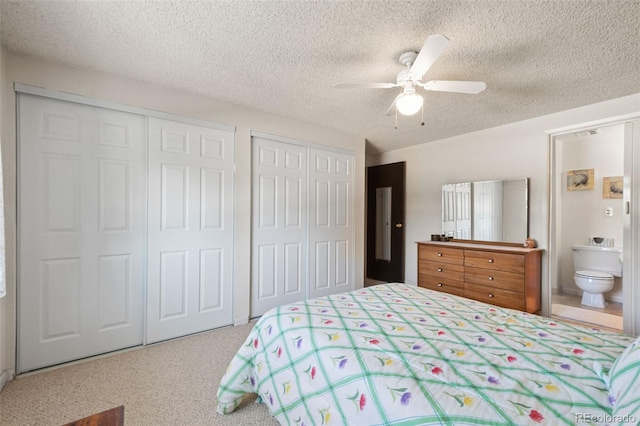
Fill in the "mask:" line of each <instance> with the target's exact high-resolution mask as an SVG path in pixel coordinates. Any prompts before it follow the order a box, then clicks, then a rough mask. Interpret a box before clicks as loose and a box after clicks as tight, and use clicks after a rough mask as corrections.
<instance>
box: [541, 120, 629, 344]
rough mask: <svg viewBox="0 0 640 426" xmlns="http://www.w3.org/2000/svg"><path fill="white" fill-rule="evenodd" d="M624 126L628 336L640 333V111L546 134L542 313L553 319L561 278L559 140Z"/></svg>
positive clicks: (625, 326) (625, 322)
mask: <svg viewBox="0 0 640 426" xmlns="http://www.w3.org/2000/svg"><path fill="white" fill-rule="evenodd" d="M616 124H624V125H625V143H624V145H625V153H624V175H625V176H624V177H625V180H624V195H623V197H624V198H623V203H624V204H625V205H627V206H629V214H627V213H626V212H623V214H624V230H623V235H624V242H623V255H624V259H623V272H622V275H623V277H622V280H623V281H622V282H623V297H624V300H625V303H624V305H623V331H624V332H625V333H628V334H633V335H638V334H640V287H638V286H634V285H633V283H635V282H637V281H638V280H639V279H640V260H639V259H638V258H639V257H640V173H637V172H636V173H633V171H634V170H640V112H638V113H632V114H626V115H623V116H617V117H611V118H606V119H603V120H596V121H591V122H587V123H582V124H578V125H573V126H568V127H563V128H560V129H553V130H549V131H547V134H548V137H549V148H548V149H549V170H548V175H549V179H548V184H549V187H548V190H547V192H548V194H549V210H548V216H547V230H548V235H547V241H548V244H549V246H548V250H547V251H548V256H547V258H548V259H549V267H548V281H547V282H548V285H547V288H546V289H544V288H543V290H542V291H543V293H542V295H543V298H542V314H543V315H545V316H551V297H552V295H551V283H552V282H554V281H555V280H557V279H558V256H557V253H558V241H557V240H556V235H557V233H556V227H557V225H558V217H557V215H558V214H559V211H558V200H557V188H558V185H559V184H560V180H561V179H562V176H561V175H560V174H559V173H558V170H557V167H558V164H557V161H558V160H557V158H556V148H557V144H556V142H557V141H556V138H557V137H559V136H562V135H566V134H568V133H575V132H580V131H587V130H591V129H594V128H596V127H603V126H611V125H616Z"/></svg>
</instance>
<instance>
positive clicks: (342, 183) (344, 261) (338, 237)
mask: <svg viewBox="0 0 640 426" xmlns="http://www.w3.org/2000/svg"><path fill="white" fill-rule="evenodd" d="M353 208H354V194H353V156H351V155H345V154H339V153H335V152H332V151H324V150H320V149H315V148H310V149H309V295H308V297H309V298H314V297H320V296H327V295H329V294H334V293H339V292H343V291H349V290H353V289H354V288H355V283H354V281H355V270H354V268H353V264H354V255H355V251H354V238H355V237H354V224H353Z"/></svg>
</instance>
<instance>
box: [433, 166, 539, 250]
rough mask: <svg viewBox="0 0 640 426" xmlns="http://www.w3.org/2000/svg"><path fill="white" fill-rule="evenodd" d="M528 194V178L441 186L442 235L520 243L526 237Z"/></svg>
mask: <svg viewBox="0 0 640 426" xmlns="http://www.w3.org/2000/svg"><path fill="white" fill-rule="evenodd" d="M528 191H529V179H528V178H524V179H506V180H491V181H484V182H461V183H450V184H445V185H442V233H443V234H445V235H447V236H448V237H451V238H457V239H462V240H481V241H499V242H512V243H522V242H524V240H525V239H526V238H527V237H528V236H529V201H528V200H529V194H528Z"/></svg>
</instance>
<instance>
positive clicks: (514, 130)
mask: <svg viewBox="0 0 640 426" xmlns="http://www.w3.org/2000/svg"><path fill="white" fill-rule="evenodd" d="M638 111H640V94H636V95H631V96H626V97H623V98H619V99H614V100H611V101H606V102H602V103H598V104H594V105H589V106H586V107H582V108H577V109H573V110H569V111H564V112H560V113H556V114H551V115H546V116H543V117H538V118H534V119H530V120H525V121H520V122H516V123H511V124H507V125H504V126H500V127H495V128H491V129H486V130H481V131H478V132H474V133H468V134H465V135H461V136H456V137H452V138H448V139H443V140H438V141H435V142H429V143H425V144H422V145H417V146H413V147H410V148H405V149H400V150H396V151H392V152H388V153H384V154H381V155H378V156H376V157H375V158H369V159H368V160H367V164H368V165H377V164H387V163H394V162H397V161H406V216H405V238H406V242H405V256H406V265H405V280H406V281H407V283H416V282H417V264H416V262H417V260H416V258H417V256H416V245H415V242H416V241H422V240H427V239H429V236H430V234H437V233H440V229H441V223H440V218H441V211H440V210H441V206H440V203H441V189H442V185H443V184H445V183H451V182H465V181H478V180H492V179H515V178H522V177H528V178H529V179H530V181H529V234H530V236H531V237H532V238H534V239H535V240H536V242H537V243H538V247H540V248H542V249H547V247H548V204H549V191H548V187H549V182H548V176H549V175H548V168H549V136H548V133H547V132H548V131H551V130H555V129H559V128H563V127H568V126H572V125H578V124H581V123H586V122H591V121H597V120H603V119H606V118H609V117H617V116H622V115H626V114H631V113H636V112H638ZM424 131H425V132H428V131H429V129H428V128H425V129H424ZM548 281H549V280H548V260H547V254H546V251H545V252H544V253H543V267H542V294H543V299H545V297H544V295H546V294H549V293H548V292H549V282H548ZM547 312H548V305H547V304H543V314H547Z"/></svg>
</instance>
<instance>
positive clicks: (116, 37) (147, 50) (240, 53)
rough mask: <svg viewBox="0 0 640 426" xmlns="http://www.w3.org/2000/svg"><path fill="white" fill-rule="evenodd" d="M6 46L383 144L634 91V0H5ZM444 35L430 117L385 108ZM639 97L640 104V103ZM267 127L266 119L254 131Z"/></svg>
mask: <svg viewBox="0 0 640 426" xmlns="http://www.w3.org/2000/svg"><path fill="white" fill-rule="evenodd" d="M0 13H1V19H2V22H1V29H2V44H3V45H4V47H5V48H6V49H7V50H8V51H10V52H15V53H19V54H25V55H34V56H38V57H43V58H45V59H49V60H54V61H59V62H63V63H66V64H69V65H72V66H76V67H82V68H88V69H93V70H100V71H105V72H109V73H113V74H117V75H122V76H125V77H128V78H131V79H135V80H140V81H146V82H149V83H152V84H156V85H161V86H166V87H171V88H175V89H180V90H184V91H188V92H193V93H197V94H201V95H205V96H209V97H212V98H215V99H218V100H221V101H226V102H230V103H234V104H238V105H242V106H246V107H249V108H254V109H258V110H262V111H266V112H269V113H273V114H278V115H282V116H286V117H291V118H294V119H298V120H303V121H307V122H311V123H316V124H319V125H322V126H326V127H330V128H334V129H338V130H342V131H345V132H348V133H352V134H357V135H362V136H364V137H365V138H366V139H367V140H368V149H370V150H371V151H369V152H375V151H389V150H394V149H398V148H401V147H406V146H410V145H415V144H419V143H424V142H429V141H433V140H437V139H442V138H446V137H450V136H454V135H458V134H463V133H468V132H471V131H476V130H480V129H484V128H489V127H493V126H497V125H501V124H505V123H510V122H514V121H518V120H523V119H527V118H532V117H537V116H541V115H545V114H549V113H553V112H557V111H562V110H566V109H570V108H575V107H579V106H583V105H588V104H592V103H595V102H600V101H604V100H608V99H613V98H617V97H621V96H625V95H629V94H633V93H638V92H640V77H639V75H640V35H639V25H640V24H639V22H640V2H639V1H637V0H634V1H625V0H610V1H607V0H601V1H588V0H578V1H569V0H556V1H537V0H536V1H517V0H509V1H486V0H477V1H471V0H469V1H450V0H447V1H445V0H437V1H367V2H365V1H260V2H254V1H162V2H149V1H114V2H110V1H87V2H83V1H74V2H59V1H46V2H31V1H17V2H14V1H6V0H2V3H1V5H0ZM437 33H442V34H445V35H446V36H447V37H448V38H449V39H450V40H451V42H450V44H449V46H448V47H447V48H446V49H445V51H444V53H443V54H442V55H441V56H440V57H439V59H438V60H437V61H436V63H435V64H434V65H433V67H432V68H431V69H430V70H429V71H428V72H427V74H426V75H425V80H433V79H441V80H478V81H484V82H486V83H487V89H486V90H485V91H484V92H483V93H481V94H479V95H463V94H454V93H440V92H426V93H424V92H423V93H424V94H425V121H426V125H425V126H424V127H421V126H420V125H419V122H420V119H419V117H411V118H406V117H401V118H400V119H399V123H398V124H399V125H398V129H397V130H394V119H393V117H385V116H384V113H385V111H386V110H387V107H388V106H389V105H390V104H391V102H392V100H393V99H394V97H395V96H396V94H397V90H398V89H349V90H347V89H334V88H332V87H331V85H332V83H336V82H395V76H396V74H397V73H398V71H400V70H401V69H402V66H401V65H400V64H399V63H398V62H397V58H398V56H399V55H400V54H401V53H402V52H404V51H406V50H419V49H420V47H421V46H422V44H423V43H424V40H425V39H426V37H427V36H429V35H430V34H437ZM639 109H640V106H639ZM257 130H259V129H257Z"/></svg>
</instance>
